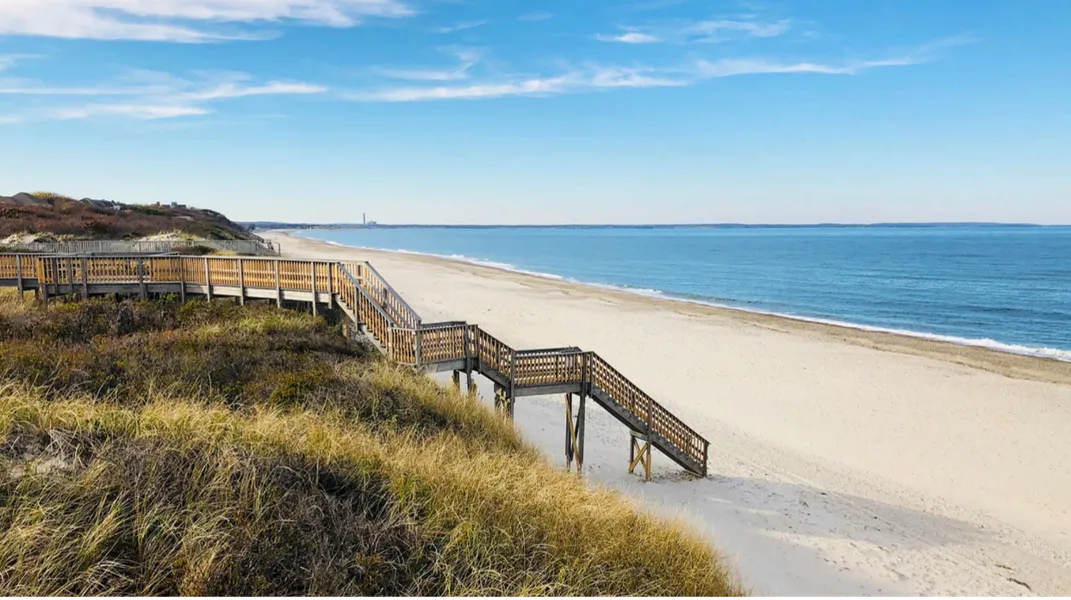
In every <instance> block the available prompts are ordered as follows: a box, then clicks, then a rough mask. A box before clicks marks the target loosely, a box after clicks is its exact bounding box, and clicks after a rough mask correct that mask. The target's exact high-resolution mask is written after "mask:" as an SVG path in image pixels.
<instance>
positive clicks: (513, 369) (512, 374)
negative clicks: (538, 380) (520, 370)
mask: <svg viewBox="0 0 1071 600" xmlns="http://www.w3.org/2000/svg"><path fill="white" fill-rule="evenodd" d="M510 351H511V352H512V355H511V356H510V359H509V418H511V419H512V418H513V403H514V401H515V400H516V399H517V394H516V392H517V351H516V350H513V349H512V348H511V349H510Z"/></svg>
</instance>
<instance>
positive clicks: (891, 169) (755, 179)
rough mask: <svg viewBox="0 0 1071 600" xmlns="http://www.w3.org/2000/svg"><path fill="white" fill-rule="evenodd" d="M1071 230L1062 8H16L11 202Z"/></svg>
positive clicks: (10, 83) (244, 2)
mask: <svg viewBox="0 0 1071 600" xmlns="http://www.w3.org/2000/svg"><path fill="white" fill-rule="evenodd" d="M36 190H48V191H55V192H59V193H64V194H67V195H71V196H74V197H79V198H80V197H92V198H106V199H110V200H118V201H121V202H131V203H152V202H164V203H168V202H183V203H188V204H191V205H194V206H198V207H202V208H212V209H215V210H219V211H221V212H223V213H225V214H227V215H228V216H230V217H232V218H234V219H240V220H284V221H302V222H352V221H359V220H360V219H361V215H362V214H364V213H367V214H368V217H369V218H370V219H376V220H378V221H380V222H383V223H443V224H464V223H474V224H561V223H717V222H742V223H817V222H841V223H866V222H887V221H902V222H914V221H1001V222H1034V223H1050V224H1051V223H1064V224H1071V2H1067V1H1066V0H1037V1H1033V2H1028V3H1014V2H1007V1H1006V0H1001V1H996V0H971V1H967V0H948V1H943V2H933V1H931V0H866V1H859V0H812V1H806V2H805V1H802V0H800V1H790V0H785V1H774V2H766V1H764V0H756V1H752V0H733V1H724V2H722V1H713V0H708V1H701V0H622V1H618V2H603V1H597V0H569V1H565V0H561V1H559V0H547V1H542V2H537V1H534V0H529V1H527V2H522V1H517V0H512V1H511V0H496V1H491V0H0V194H13V193H16V192H19V191H36Z"/></svg>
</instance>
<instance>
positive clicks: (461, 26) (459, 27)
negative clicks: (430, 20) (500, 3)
mask: <svg viewBox="0 0 1071 600" xmlns="http://www.w3.org/2000/svg"><path fill="white" fill-rule="evenodd" d="M487 23H488V21H465V22H464V23H456V24H454V25H447V26H445V27H439V28H437V29H435V33H454V32H455V31H464V30H466V29H475V28H477V27H483V26H484V25H487Z"/></svg>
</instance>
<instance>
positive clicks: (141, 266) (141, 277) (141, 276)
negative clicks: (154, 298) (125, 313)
mask: <svg viewBox="0 0 1071 600" xmlns="http://www.w3.org/2000/svg"><path fill="white" fill-rule="evenodd" d="M138 290H139V291H140V292H141V299H142V300H147V299H148V298H149V293H148V290H146V289H145V261H144V260H143V259H141V258H139V259H138Z"/></svg>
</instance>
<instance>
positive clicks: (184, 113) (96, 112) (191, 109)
mask: <svg viewBox="0 0 1071 600" xmlns="http://www.w3.org/2000/svg"><path fill="white" fill-rule="evenodd" d="M211 112H212V111H211V110H209V109H207V108H203V107H199V106H181V105H166V104H165V105H156V104H90V105H87V106H79V107H71V108H58V109H55V110H52V111H50V116H51V117H52V118H53V119H59V120H75V119H88V118H91V117H105V116H107V117H127V118H131V119H136V120H139V121H154V120H158V119H173V118H176V117H192V116H200V115H207V114H210V113H211Z"/></svg>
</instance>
